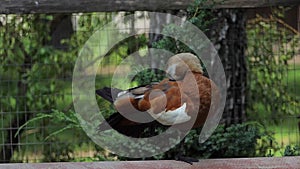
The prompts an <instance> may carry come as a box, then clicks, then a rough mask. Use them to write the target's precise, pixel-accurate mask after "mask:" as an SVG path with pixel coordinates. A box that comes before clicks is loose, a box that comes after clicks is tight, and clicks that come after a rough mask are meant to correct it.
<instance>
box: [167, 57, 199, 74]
mask: <svg viewBox="0 0 300 169" xmlns="http://www.w3.org/2000/svg"><path fill="white" fill-rule="evenodd" d="M187 72H194V73H203V69H202V66H201V63H200V60H199V59H198V58H197V56H195V55H193V54H191V53H180V54H176V55H174V56H172V57H171V58H170V59H169V60H168V62H167V67H166V73H167V75H168V76H169V78H170V79H173V80H181V79H183V78H184V76H185V75H186V73H187Z"/></svg>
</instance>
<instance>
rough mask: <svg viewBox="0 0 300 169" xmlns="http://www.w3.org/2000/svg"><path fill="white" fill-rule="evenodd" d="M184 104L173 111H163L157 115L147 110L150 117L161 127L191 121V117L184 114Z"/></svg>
mask: <svg viewBox="0 0 300 169" xmlns="http://www.w3.org/2000/svg"><path fill="white" fill-rule="evenodd" d="M185 110H186V103H184V104H183V105H182V106H181V107H179V108H177V109H175V110H169V111H167V112H166V111H163V112H161V113H158V114H154V113H152V112H151V110H149V113H150V115H151V116H152V117H153V118H155V119H156V120H157V121H158V122H160V123H161V124H163V125H173V124H180V123H184V122H187V121H189V120H190V119H191V116H189V115H187V113H186V112H185Z"/></svg>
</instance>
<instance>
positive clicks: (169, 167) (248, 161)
mask: <svg viewBox="0 0 300 169" xmlns="http://www.w3.org/2000/svg"><path fill="white" fill-rule="evenodd" d="M299 166H300V157H282V158H278V157H277V158H270V157H268V158H232V159H209V160H200V161H199V162H198V163H194V164H193V165H190V164H188V163H185V162H181V161H171V160H169V161H166V160H165V161H114V162H112V161H111V162H64V163H35V164H34V163H33V164H30V163H27V164H25V163H23V164H0V168H3V169H4V168H37V169H38V168H41V169H42V168H56V169H74V168H93V169H106V168H110V169H119V168H123V169H141V168H145V169H151V168H157V169H174V168H177V169H207V168H218V169H244V168H251V169H260V168H277V169H279V168H299Z"/></svg>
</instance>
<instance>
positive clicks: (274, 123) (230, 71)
mask: <svg viewBox="0 0 300 169" xmlns="http://www.w3.org/2000/svg"><path fill="white" fill-rule="evenodd" d="M215 5H217V4H211V3H207V1H206V0H197V1H195V2H193V3H191V4H190V5H189V6H188V7H186V9H180V10H179V9H178V10H175V9H174V10H169V9H166V10H160V11H158V12H164V13H169V14H172V15H177V16H179V17H182V18H184V19H185V20H187V21H189V22H191V23H193V24H194V25H196V26H197V27H198V28H199V29H200V30H202V31H203V32H204V33H205V34H206V36H207V37H208V38H209V39H210V40H211V41H212V43H213V44H214V46H215V48H216V50H217V51H218V54H219V56H220V58H221V61H222V63H223V66H224V70H225V73H226V79H227V101H226V107H225V110H224V113H223V117H222V120H221V123H220V125H219V127H218V128H217V130H216V131H215V132H214V134H213V135H212V136H211V137H210V138H209V139H208V140H207V141H206V142H205V143H203V144H199V143H198V139H197V136H198V135H199V133H200V131H201V129H198V130H193V131H191V132H190V133H189V135H188V136H187V139H186V140H185V151H186V152H185V154H186V155H188V156H192V157H197V158H225V157H266V156H268V157H272V156H280V157H282V156H296V155H299V154H300V89H299V86H300V49H299V34H300V6H299V5H300V4H298V5H293V6H284V7H283V6H272V7H259V8H230V9H229V8H222V9H218V8H214V6H215ZM200 6H201V7H202V8H200ZM132 14H134V15H133V17H131V18H130V19H128V20H121V21H120V22H122V23H124V24H122V25H126V26H125V27H124V26H120V25H121V24H120V25H118V24H116V25H115V26H113V27H111V28H110V31H109V32H107V34H103V35H101V36H99V39H98V41H99V43H100V44H99V45H100V46H101V45H103V46H109V41H110V36H113V35H114V33H120V34H132V33H136V34H137V35H135V36H131V37H129V38H127V39H125V40H124V41H122V42H120V43H118V44H117V45H115V46H113V48H111V49H110V50H109V51H108V52H107V53H106V54H105V56H103V60H102V61H101V64H100V66H99V68H98V71H97V76H96V83H95V86H96V88H101V87H104V86H110V84H111V78H112V76H113V74H114V71H115V70H116V67H117V66H118V65H119V64H120V63H121V62H122V60H124V59H125V58H126V57H127V56H128V55H130V54H132V53H134V52H137V55H138V56H139V57H140V58H142V57H143V56H145V55H146V53H147V51H148V49H149V48H159V49H165V50H168V51H171V52H174V53H180V52H193V51H192V50H191V49H190V48H188V47H187V46H185V45H184V44H182V43H180V42H178V41H176V39H172V38H170V37H164V36H162V35H160V34H145V33H143V34H139V32H140V31H141V30H143V29H146V28H148V27H149V25H150V27H151V26H152V25H155V26H156V27H155V29H157V30H160V31H165V32H172V31H173V32H176V31H178V32H181V33H182V32H184V31H185V30H182V28H180V27H176V26H174V25H172V24H171V23H168V19H165V18H163V19H162V18H151V17H149V15H148V12H147V11H139V10H135V11H131V12H121V11H115V12H92V13H58V14H0V65H1V66H0V98H1V99H0V115H1V119H0V140H1V143H0V162H3V163H9V162H57V161H106V160H130V159H128V158H124V157H119V156H117V155H115V154H112V153H111V152H109V151H108V150H105V149H103V148H101V147H99V146H97V145H96V144H95V143H93V141H92V140H90V138H89V137H88V136H87V135H86V134H85V132H84V131H83V130H82V128H81V126H80V124H79V121H78V118H77V115H76V112H74V108H73V99H72V73H73V68H74V65H75V62H76V59H77V56H78V54H79V52H80V49H81V48H82V47H83V45H84V44H85V42H86V41H87V40H88V39H89V37H90V36H91V35H92V34H93V33H94V32H95V31H97V30H98V29H100V28H101V27H103V26H104V25H105V24H107V23H109V22H111V21H112V19H115V18H122V16H126V15H132ZM145 21H147V22H145ZM162 21H164V22H165V23H161V22H162ZM158 23H160V24H158ZM90 50H91V52H93V51H94V50H97V46H95V48H91V49H90ZM101 57H102V56H101ZM157 57H158V59H157V58H154V59H153V62H152V64H154V65H164V63H165V60H167V58H160V56H157ZM87 69H88V68H87ZM123 69H124V71H128V72H133V73H135V74H136V73H137V72H138V76H137V77H136V78H135V79H134V80H133V81H132V86H137V85H142V84H147V83H149V82H153V81H159V80H160V79H162V78H163V74H162V72H159V71H153V70H151V71H142V70H141V68H140V67H138V66H136V65H134V64H130V62H129V63H127V65H125V66H124V67H123ZM97 101H98V105H99V107H100V109H101V112H99V113H101V114H102V115H104V116H105V117H108V116H109V115H110V114H112V113H113V112H115V110H114V108H113V106H112V105H111V104H109V103H108V102H106V101H104V100H103V99H101V98H99V97H97ZM74 102H76V100H74ZM176 149H177V147H175V148H173V149H172V150H170V151H168V152H166V153H164V154H160V155H157V156H155V157H153V159H167V158H170V156H171V155H172V154H173V151H175V150H176Z"/></svg>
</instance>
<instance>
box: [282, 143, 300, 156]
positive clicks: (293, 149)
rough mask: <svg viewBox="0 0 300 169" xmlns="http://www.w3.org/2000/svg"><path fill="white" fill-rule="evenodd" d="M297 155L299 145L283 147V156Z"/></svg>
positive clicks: (299, 149) (299, 153) (299, 152)
mask: <svg viewBox="0 0 300 169" xmlns="http://www.w3.org/2000/svg"><path fill="white" fill-rule="evenodd" d="M299 155H300V147H299V146H291V145H287V146H286V147H285V150H284V153H283V156H299Z"/></svg>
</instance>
